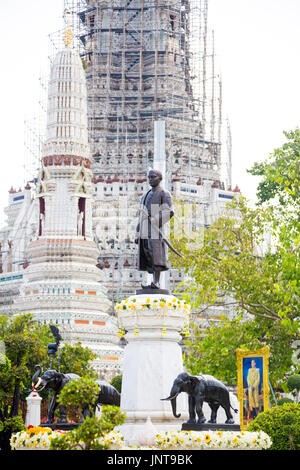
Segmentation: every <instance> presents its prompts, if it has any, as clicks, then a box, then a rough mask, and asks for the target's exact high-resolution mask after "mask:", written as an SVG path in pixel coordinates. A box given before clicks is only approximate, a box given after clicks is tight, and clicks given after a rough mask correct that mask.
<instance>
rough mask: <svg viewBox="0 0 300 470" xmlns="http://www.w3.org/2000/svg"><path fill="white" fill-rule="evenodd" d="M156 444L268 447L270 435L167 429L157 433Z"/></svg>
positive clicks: (165, 446)
mask: <svg viewBox="0 0 300 470" xmlns="http://www.w3.org/2000/svg"><path fill="white" fill-rule="evenodd" d="M155 444H156V446H157V447H158V448H159V449H162V450H166V449H177V450H184V449H187V450H188V449H194V450H205V449H206V450H207V449H240V450H255V449H268V448H269V447H270V446H271V445H272V441H271V439H270V437H269V436H268V435H267V434H266V433H264V432H263V431H259V432H249V431H225V432H222V431H197V432H195V431H169V432H168V431H166V432H165V433H161V434H157V435H156V440H155Z"/></svg>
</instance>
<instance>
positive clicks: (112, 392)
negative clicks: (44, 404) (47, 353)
mask: <svg viewBox="0 0 300 470" xmlns="http://www.w3.org/2000/svg"><path fill="white" fill-rule="evenodd" d="M36 369H37V370H36V373H35V374H34V376H33V378H32V387H33V390H34V391H36V392H40V391H42V390H52V391H53V397H52V401H51V404H50V406H49V409H48V419H47V423H46V424H52V423H53V422H54V412H55V410H56V408H57V407H58V402H57V398H58V396H59V393H60V392H61V390H62V389H63V388H64V386H65V385H66V384H67V383H68V382H69V381H70V380H77V379H80V376H79V375H77V374H62V373H61V372H57V371H56V370H53V369H49V370H47V371H46V372H45V373H43V375H41V374H42V372H43V371H42V368H41V366H36ZM95 383H97V385H99V395H98V397H97V399H96V401H95V403H93V408H94V411H95V410H96V407H97V406H98V405H114V406H120V401H121V400H120V399H121V396H120V394H119V392H118V391H117V390H116V389H115V387H113V386H112V385H110V384H109V383H107V382H105V381H104V380H95ZM59 414H60V418H59V420H58V422H59V423H66V422H67V410H66V408H65V407H64V406H62V405H60V406H59ZM82 414H83V416H84V418H86V417H87V416H89V415H90V410H89V407H88V406H87V405H84V404H83V407H82Z"/></svg>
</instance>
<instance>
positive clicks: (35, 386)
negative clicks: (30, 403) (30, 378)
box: [32, 377, 42, 390]
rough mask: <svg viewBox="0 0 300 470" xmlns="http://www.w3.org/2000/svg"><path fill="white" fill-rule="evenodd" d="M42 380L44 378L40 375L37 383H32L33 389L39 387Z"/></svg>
mask: <svg viewBox="0 0 300 470" xmlns="http://www.w3.org/2000/svg"><path fill="white" fill-rule="evenodd" d="M41 381H42V379H41V377H39V378H38V381H37V383H36V384H35V385H34V383H32V387H33V390H36V389H37V388H38V387H39V385H40V383H41Z"/></svg>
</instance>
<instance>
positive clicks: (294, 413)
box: [247, 403, 300, 450]
mask: <svg viewBox="0 0 300 470" xmlns="http://www.w3.org/2000/svg"><path fill="white" fill-rule="evenodd" d="M260 429H261V430H262V431H264V432H265V433H266V434H268V435H269V436H270V438H271V440H272V446H271V447H270V450H300V404H297V403H284V404H283V405H280V406H275V407H273V408H270V409H268V410H265V411H264V412H262V413H260V414H259V415H258V416H257V417H256V418H255V419H254V420H253V421H252V422H251V423H250V424H249V426H248V428H247V430H248V431H258V430H260Z"/></svg>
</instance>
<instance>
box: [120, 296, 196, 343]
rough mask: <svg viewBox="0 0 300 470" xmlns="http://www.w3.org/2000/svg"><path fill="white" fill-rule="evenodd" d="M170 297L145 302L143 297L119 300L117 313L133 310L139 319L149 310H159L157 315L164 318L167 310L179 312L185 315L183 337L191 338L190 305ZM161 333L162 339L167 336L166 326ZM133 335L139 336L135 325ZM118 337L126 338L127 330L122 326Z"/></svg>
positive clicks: (147, 299)
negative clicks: (139, 315)
mask: <svg viewBox="0 0 300 470" xmlns="http://www.w3.org/2000/svg"><path fill="white" fill-rule="evenodd" d="M168 297H169V298H168V299H167V298H165V297H160V298H155V299H153V298H150V297H148V298H146V300H145V297H142V299H140V298H138V297H137V298H130V299H125V300H119V301H118V302H117V303H116V305H115V311H116V312H120V311H121V312H122V311H124V310H127V311H129V310H131V311H132V312H133V313H134V314H135V316H136V318H137V317H138V314H139V312H143V311H147V310H157V314H158V315H161V316H162V317H163V318H164V315H165V313H166V311H167V310H170V309H171V310H176V311H179V312H181V313H183V314H184V316H185V321H186V323H185V326H184V328H183V330H182V331H181V335H182V336H183V337H185V338H189V337H190V336H191V335H190V331H189V327H188V323H189V314H190V310H191V306H190V304H188V303H187V302H186V301H185V300H179V299H177V297H174V296H168ZM119 321H120V319H119ZM161 333H162V337H164V336H165V335H166V334H167V329H166V326H165V324H163V327H162V332H161ZM133 334H134V336H138V335H139V331H138V327H137V324H136V325H135V328H134V333H133ZM117 335H118V336H119V337H120V338H124V337H125V329H124V328H123V326H122V325H120V327H119V330H118V332H117Z"/></svg>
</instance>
